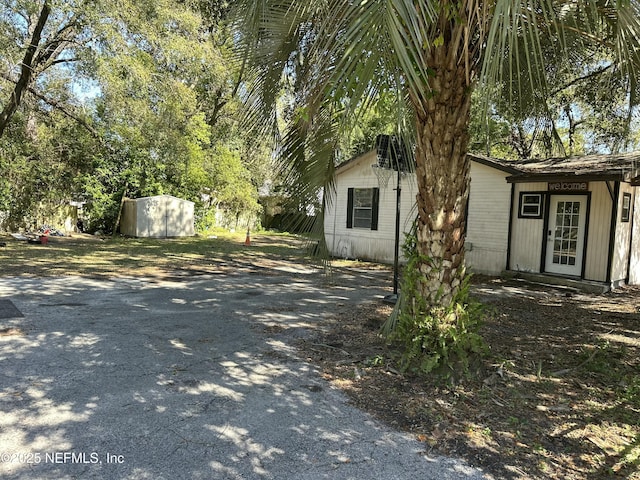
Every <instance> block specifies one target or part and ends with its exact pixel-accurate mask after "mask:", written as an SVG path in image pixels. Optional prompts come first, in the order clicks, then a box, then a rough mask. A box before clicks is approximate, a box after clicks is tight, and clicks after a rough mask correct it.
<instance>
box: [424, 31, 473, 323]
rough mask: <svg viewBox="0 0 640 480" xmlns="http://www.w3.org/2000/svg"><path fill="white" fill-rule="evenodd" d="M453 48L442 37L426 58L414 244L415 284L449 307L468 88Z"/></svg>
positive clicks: (461, 271) (464, 175)
mask: <svg viewBox="0 0 640 480" xmlns="http://www.w3.org/2000/svg"><path fill="white" fill-rule="evenodd" d="M454 33H455V32H453V33H451V36H453V37H455V34H454ZM452 50H454V51H452ZM455 50H457V48H456V46H455V45H451V44H450V43H449V44H448V42H446V41H445V44H444V45H442V46H439V47H433V48H432V50H431V52H430V54H429V56H428V58H429V67H430V68H431V69H432V72H433V75H434V76H433V77H430V78H429V86H430V87H431V92H432V95H431V96H430V97H429V98H428V99H427V100H426V101H424V102H421V103H420V104H417V105H416V111H417V113H418V114H417V125H416V126H417V129H416V130H417V148H416V163H417V165H416V175H417V180H418V195H417V205H418V225H417V245H416V248H417V253H418V254H419V255H420V257H421V261H420V263H419V269H420V272H421V277H422V281H421V282H420V284H419V285H417V288H418V292H419V293H420V294H421V295H422V298H423V299H424V300H425V301H426V305H427V306H428V307H439V306H442V307H444V306H447V305H449V304H450V303H451V300H452V299H453V298H454V297H455V296H456V293H457V292H458V290H459V288H460V285H461V282H462V280H463V279H464V277H465V261H464V238H465V219H466V210H467V199H468V195H469V179H470V174H469V169H470V166H469V161H468V160H467V156H466V154H467V147H468V143H469V133H468V125H469V116H470V105H471V90H472V89H471V86H470V83H469V75H468V72H467V70H466V68H465V64H464V61H460V60H459V58H461V56H460V55H459V54H458V53H459V52H457V51H455ZM414 104H415V101H414ZM414 313H417V312H414Z"/></svg>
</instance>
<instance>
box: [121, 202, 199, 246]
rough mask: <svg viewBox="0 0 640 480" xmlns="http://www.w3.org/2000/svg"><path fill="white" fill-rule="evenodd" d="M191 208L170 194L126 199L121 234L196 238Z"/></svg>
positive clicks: (192, 205) (189, 203) (188, 204)
mask: <svg viewBox="0 0 640 480" xmlns="http://www.w3.org/2000/svg"><path fill="white" fill-rule="evenodd" d="M193 207H194V203H193V202H190V201H189V200H184V199H182V198H177V197H173V196H171V195H157V196H154V197H142V198H135V199H134V198H130V199H126V200H125V201H124V205H123V206H122V219H121V220H120V233H122V234H123V235H127V236H130V237H152V238H166V237H191V236H193V235H195V227H194V214H193V211H194V208H193Z"/></svg>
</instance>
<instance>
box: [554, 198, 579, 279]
mask: <svg viewBox="0 0 640 480" xmlns="http://www.w3.org/2000/svg"><path fill="white" fill-rule="evenodd" d="M579 221H580V202H574V201H568V202H558V204H557V207H556V224H555V230H554V238H553V255H552V262H553V263H555V264H557V265H570V266H574V265H576V256H577V253H578V252H577V249H578V229H579Z"/></svg>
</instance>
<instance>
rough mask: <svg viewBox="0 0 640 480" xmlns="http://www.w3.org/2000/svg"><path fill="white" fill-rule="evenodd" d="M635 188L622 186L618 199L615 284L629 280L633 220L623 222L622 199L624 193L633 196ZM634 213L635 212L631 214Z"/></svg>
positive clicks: (614, 254) (613, 272) (624, 184)
mask: <svg viewBox="0 0 640 480" xmlns="http://www.w3.org/2000/svg"><path fill="white" fill-rule="evenodd" d="M633 191H634V188H633V187H632V186H631V185H629V184H628V183H621V184H620V196H619V197H618V218H617V219H616V235H615V244H614V245H615V247H614V250H613V262H612V265H611V282H612V283H614V284H619V283H624V282H625V281H626V278H627V267H628V265H629V247H630V245H631V219H630V220H629V221H628V222H624V223H623V222H622V221H621V217H622V198H623V193H629V194H631V195H632V200H633ZM631 213H633V212H631Z"/></svg>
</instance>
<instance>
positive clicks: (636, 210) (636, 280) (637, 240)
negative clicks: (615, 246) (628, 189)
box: [629, 187, 640, 285]
mask: <svg viewBox="0 0 640 480" xmlns="http://www.w3.org/2000/svg"><path fill="white" fill-rule="evenodd" d="M633 190H634V192H633V200H634V201H633V215H632V217H631V218H632V222H633V225H632V230H633V234H632V239H631V260H630V262H629V285H640V192H638V187H634V188H633Z"/></svg>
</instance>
